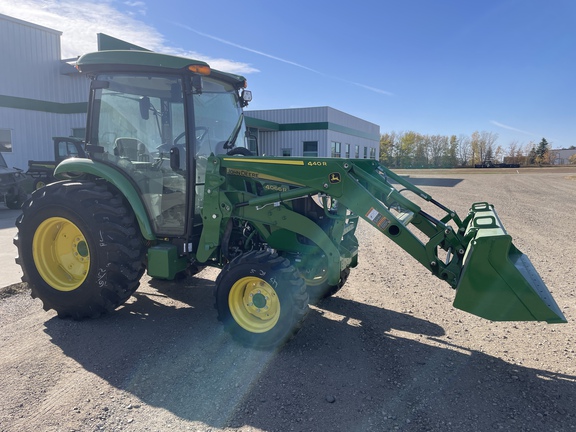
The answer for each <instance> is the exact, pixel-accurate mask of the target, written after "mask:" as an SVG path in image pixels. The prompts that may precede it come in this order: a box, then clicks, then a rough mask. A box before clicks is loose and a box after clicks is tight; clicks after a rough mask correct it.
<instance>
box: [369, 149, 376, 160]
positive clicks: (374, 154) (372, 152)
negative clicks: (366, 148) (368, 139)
mask: <svg viewBox="0 0 576 432" xmlns="http://www.w3.org/2000/svg"><path fill="white" fill-rule="evenodd" d="M370 159H376V149H375V148H374V147H372V148H371V149H370Z"/></svg>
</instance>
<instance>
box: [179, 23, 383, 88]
mask: <svg viewBox="0 0 576 432" xmlns="http://www.w3.org/2000/svg"><path fill="white" fill-rule="evenodd" d="M174 25H177V26H180V27H182V28H183V29H186V30H188V31H191V32H193V33H196V34H198V35H200V36H203V37H206V38H209V39H212V40H215V41H217V42H220V43H223V44H226V45H230V46H233V47H235V48H238V49H241V50H244V51H248V52H251V53H254V54H258V55H261V56H263V57H267V58H269V59H272V60H276V61H279V62H282V63H286V64H289V65H292V66H295V67H298V68H300V69H304V70H307V71H309V72H313V73H315V74H318V75H322V76H324V77H330V78H334V79H338V80H340V81H344V82H347V83H348V84H353V85H356V86H358V87H362V88H364V89H366V90H370V91H372V92H375V93H380V94H383V95H387V96H391V95H392V93H390V92H389V91H386V90H381V89H379V88H376V87H371V86H367V85H365V84H360V83H357V82H354V81H349V80H346V79H343V78H339V77H335V76H331V75H328V74H325V73H324V72H321V71H319V70H316V69H313V68H310V67H308V66H305V65H303V64H300V63H296V62H294V61H291V60H287V59H284V58H282V57H278V56H275V55H272V54H268V53H265V52H263V51H259V50H255V49H253V48H249V47H246V46H243V45H239V44H237V43H235V42H231V41H229V40H226V39H222V38H220V37H217V36H214V35H211V34H208V33H204V32H201V31H199V30H196V29H194V28H192V27H190V26H187V25H185V24H182V23H177V22H175V23H174Z"/></svg>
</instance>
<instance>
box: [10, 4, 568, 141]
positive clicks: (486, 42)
mask: <svg viewBox="0 0 576 432" xmlns="http://www.w3.org/2000/svg"><path fill="white" fill-rule="evenodd" d="M0 13H3V14H6V15H11V16H14V17H17V18H20V19H23V20H27V21H31V22H34V23H37V24H40V25H44V26H47V27H50V28H54V29H57V30H60V31H62V32H63V36H62V45H63V46H62V50H63V56H64V57H72V56H76V55H80V54H82V53H84V52H87V51H92V50H94V49H96V33H97V32H103V33H107V34H110V35H112V36H115V37H118V38H121V39H124V40H128V41H130V42H132V43H135V44H138V45H141V46H144V47H148V48H150V49H153V50H156V51H162V52H169V53H176V54H181V55H186V56H192V57H195V58H200V59H202V60H206V61H208V62H210V63H211V64H212V65H213V66H215V67H217V68H220V69H225V70H228V71H231V72H236V73H241V74H244V75H245V76H246V77H247V78H248V83H249V88H250V89H251V90H252V91H253V95H254V100H253V102H252V103H251V104H250V106H249V109H272V108H295V107H308V106H331V107H333V108H336V109H339V110H342V111H344V112H347V113H349V114H352V115H355V116H357V117H360V118H363V119H365V120H368V121H371V122H373V123H376V124H378V125H379V126H380V129H381V132H382V133H385V132H391V131H396V132H406V131H409V130H412V131H415V132H419V133H422V134H442V135H452V134H454V135H461V134H465V135H470V134H472V132H474V131H488V132H493V133H495V134H498V137H499V138H498V141H497V144H500V145H502V146H503V147H507V146H508V145H509V144H510V143H511V142H513V141H515V142H516V143H517V144H520V145H526V144H528V143H530V142H535V143H538V142H539V141H540V140H541V139H542V138H543V137H544V138H546V139H547V140H548V141H549V142H551V143H552V147H554V148H561V147H569V146H571V145H576V85H575V77H576V2H575V1H573V0H550V1H546V2H545V1H533V0H484V1H482V2H466V1H462V0H446V1H441V0H436V1H432V0H405V1H402V2H400V1H388V0H379V1H377V0H372V1H362V0H358V1H355V2H350V1H346V2H345V1H341V0H333V1H331V2H319V1H318V2H314V1H311V0H308V1H303V0H291V1H290V2H273V1H269V0H268V1H264V0H245V1H244V2H237V1H234V2H233V1H228V0H221V1H213V2H196V1H190V0H178V1H170V0H166V1H162V2H158V1H154V2H152V1H113V0H109V1H100V2H98V4H94V3H90V2H84V1H82V0H74V1H72V0H21V1H19V2H17V3H16V2H13V1H11V0H10V1H8V0H0Z"/></svg>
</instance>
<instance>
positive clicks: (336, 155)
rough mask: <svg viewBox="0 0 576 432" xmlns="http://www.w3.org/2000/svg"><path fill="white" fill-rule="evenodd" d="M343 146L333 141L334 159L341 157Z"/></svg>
mask: <svg viewBox="0 0 576 432" xmlns="http://www.w3.org/2000/svg"><path fill="white" fill-rule="evenodd" d="M341 146H342V144H340V143H339V142H336V141H332V157H333V158H339V157H340V151H341V150H340V147H341Z"/></svg>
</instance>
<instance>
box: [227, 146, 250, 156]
mask: <svg viewBox="0 0 576 432" xmlns="http://www.w3.org/2000/svg"><path fill="white" fill-rule="evenodd" d="M226 154H227V155H228V156H235V155H238V156H254V154H253V153H252V152H251V151H250V150H248V149H247V148H246V147H234V148H233V149H232V150H230V151H229V152H228V153H226Z"/></svg>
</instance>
